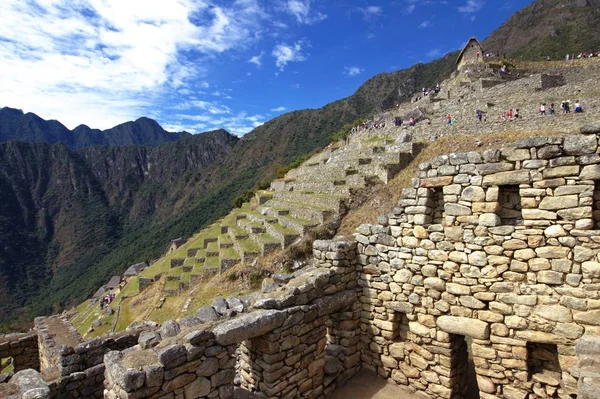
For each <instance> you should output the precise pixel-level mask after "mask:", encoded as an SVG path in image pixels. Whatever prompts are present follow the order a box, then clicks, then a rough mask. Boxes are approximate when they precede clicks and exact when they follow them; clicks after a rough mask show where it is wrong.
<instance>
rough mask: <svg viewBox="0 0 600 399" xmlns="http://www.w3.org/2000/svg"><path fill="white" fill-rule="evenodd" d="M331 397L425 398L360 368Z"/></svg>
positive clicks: (374, 398)
mask: <svg viewBox="0 0 600 399" xmlns="http://www.w3.org/2000/svg"><path fill="white" fill-rule="evenodd" d="M331 398H332V399H417V398H425V397H424V396H420V395H418V394H415V393H413V392H411V391H410V390H409V389H408V388H406V387H403V386H400V385H396V384H394V383H391V384H390V383H388V382H387V381H386V380H384V379H383V378H381V377H379V376H378V375H377V374H375V373H373V372H371V371H367V370H360V371H359V372H358V373H357V374H356V375H355V376H354V378H352V379H351V380H350V381H348V382H347V383H346V385H344V386H343V387H342V388H340V389H338V390H337V391H335V392H334V394H333V396H332V397H331Z"/></svg>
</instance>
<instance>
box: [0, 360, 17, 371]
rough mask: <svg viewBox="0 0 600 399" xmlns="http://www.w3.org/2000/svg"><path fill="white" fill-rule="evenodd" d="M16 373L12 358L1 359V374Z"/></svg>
mask: <svg viewBox="0 0 600 399" xmlns="http://www.w3.org/2000/svg"><path fill="white" fill-rule="evenodd" d="M14 371H15V366H14V363H13V362H11V361H10V358H6V359H0V374H12V373H13V372H14Z"/></svg>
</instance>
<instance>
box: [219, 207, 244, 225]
mask: <svg viewBox="0 0 600 399" xmlns="http://www.w3.org/2000/svg"><path fill="white" fill-rule="evenodd" d="M239 214H240V210H239V209H236V210H233V211H231V213H230V214H229V215H227V216H225V217H224V218H223V220H221V227H223V226H225V227H228V228H231V227H234V226H236V225H237V218H238V216H239Z"/></svg>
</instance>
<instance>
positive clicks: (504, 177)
mask: <svg viewBox="0 0 600 399" xmlns="http://www.w3.org/2000/svg"><path fill="white" fill-rule="evenodd" d="M529 181H530V175H529V171H528V170H515V171H510V172H500V173H495V174H490V175H487V176H484V177H483V186H484V187H489V186H505V185H516V184H528V183H529Z"/></svg>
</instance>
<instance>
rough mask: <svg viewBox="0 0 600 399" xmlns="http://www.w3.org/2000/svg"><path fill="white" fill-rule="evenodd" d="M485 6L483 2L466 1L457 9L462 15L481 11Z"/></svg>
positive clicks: (483, 0)
mask: <svg viewBox="0 0 600 399" xmlns="http://www.w3.org/2000/svg"><path fill="white" fill-rule="evenodd" d="M484 5H485V0H467V2H466V3H465V4H464V5H462V6H460V7H458V12H462V13H472V12H477V11H479V10H481V8H482V7H483V6H484Z"/></svg>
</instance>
